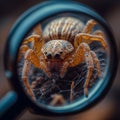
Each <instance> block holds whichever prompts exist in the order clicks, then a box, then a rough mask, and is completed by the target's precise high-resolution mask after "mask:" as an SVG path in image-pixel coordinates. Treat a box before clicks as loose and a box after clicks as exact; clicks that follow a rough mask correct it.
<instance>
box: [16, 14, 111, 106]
mask: <svg viewBox="0 0 120 120" xmlns="http://www.w3.org/2000/svg"><path fill="white" fill-rule="evenodd" d="M108 41H109V39H108V35H107V32H106V31H105V29H104V27H103V26H102V25H101V24H100V23H99V22H98V21H96V20H95V19H94V18H92V17H90V16H87V15H83V14H82V13H81V14H80V13H79V14H75V13H74V14H73V13H64V14H59V15H55V16H53V17H51V18H48V19H46V20H44V21H42V22H40V23H38V24H37V25H36V26H34V27H33V29H32V30H30V32H29V33H28V34H27V36H25V38H24V39H23V41H22V43H21V46H20V48H19V52H18V67H17V69H18V75H19V80H20V81H21V84H22V86H23V89H24V90H25V92H26V94H27V95H28V96H29V97H30V98H31V99H32V100H33V101H34V102H35V103H36V104H38V105H39V104H44V105H48V106H55V107H56V106H57V107H58V106H65V105H70V104H75V103H76V102H79V103H82V102H84V101H86V102H87V101H89V100H91V99H92V98H93V97H92V96H93V95H95V96H97V95H98V94H101V92H100V89H101V86H104V83H105V77H106V76H107V72H108V69H109V64H110V63H109V58H110V49H109V48H110V46H109V42H108Z"/></svg>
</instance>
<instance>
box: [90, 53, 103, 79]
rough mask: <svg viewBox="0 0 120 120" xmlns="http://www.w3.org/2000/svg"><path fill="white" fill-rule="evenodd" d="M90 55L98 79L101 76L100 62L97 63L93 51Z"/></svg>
mask: <svg viewBox="0 0 120 120" xmlns="http://www.w3.org/2000/svg"><path fill="white" fill-rule="evenodd" d="M90 53H91V56H92V58H93V61H94V64H95V65H96V68H97V71H98V76H99V77H100V76H101V74H102V73H101V68H100V62H99V60H98V58H97V55H96V54H95V52H94V51H90Z"/></svg>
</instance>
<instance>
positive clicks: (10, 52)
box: [4, 1, 118, 115]
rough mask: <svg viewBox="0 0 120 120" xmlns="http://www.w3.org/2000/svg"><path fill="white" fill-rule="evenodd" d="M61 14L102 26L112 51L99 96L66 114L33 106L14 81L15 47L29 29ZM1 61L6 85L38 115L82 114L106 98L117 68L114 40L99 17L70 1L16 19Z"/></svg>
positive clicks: (43, 6)
mask: <svg viewBox="0 0 120 120" xmlns="http://www.w3.org/2000/svg"><path fill="white" fill-rule="evenodd" d="M38 11H40V12H41V13H40V14H39V16H37V14H38ZM65 12H69V13H70V12H73V13H83V14H85V15H87V16H90V17H91V18H94V19H95V20H97V21H98V22H99V23H100V24H101V25H102V26H104V28H105V30H106V32H107V33H108V37H109V38H110V39H111V41H109V42H110V45H111V46H110V48H111V47H112V50H110V53H111V59H110V62H111V63H114V65H110V66H109V67H110V68H111V69H110V71H109V72H110V73H111V75H110V76H109V80H108V83H107V85H106V86H104V88H102V91H103V94H100V95H99V96H97V97H96V98H95V99H94V100H92V101H91V102H90V103H89V104H86V105H84V106H82V107H81V108H80V106H78V107H73V108H72V109H70V110H68V109H66V110H56V109H54V110H52V109H46V108H44V106H42V105H41V106H40V107H39V106H38V105H37V104H35V103H33V101H32V100H31V99H30V98H29V97H28V96H27V95H26V93H25V91H24V90H23V87H22V85H21V82H20V81H19V79H18V75H17V66H16V64H17V63H16V62H17V59H16V58H17V53H18V50H19V47H20V45H21V41H22V40H23V39H24V37H25V35H26V34H27V33H28V32H29V30H30V29H32V28H33V26H35V25H36V24H38V23H39V22H41V21H43V20H45V19H47V18H49V17H50V16H54V15H57V14H61V13H65ZM33 20H34V21H33ZM23 24H24V25H23ZM21 26H22V27H21ZM23 26H24V27H23ZM17 35H19V36H20V35H21V37H20V38H18V41H16V40H15V38H17ZM13 45H14V46H13ZM4 61H5V62H4V63H5V70H6V75H7V77H8V78H9V79H10V82H11V83H12V85H13V87H14V89H15V90H16V91H17V93H18V94H19V95H20V96H21V97H22V99H23V101H25V104H26V105H27V106H28V107H30V108H32V109H33V111H34V112H35V113H38V114H42V115H68V114H74V113H76V112H80V111H83V110H86V109H88V108H90V107H91V106H93V105H94V104H96V103H97V102H98V101H100V100H101V99H102V98H103V97H104V96H105V95H106V94H107V92H108V90H109V88H110V87H111V85H112V83H113V80H114V79H113V78H114V76H115V74H116V70H117V64H118V58H117V50H116V44H115V41H114V37H113V35H112V33H111V31H110V28H109V27H108V25H107V23H106V22H105V20H104V19H103V18H102V17H101V16H99V15H98V14H97V13H96V12H94V11H93V10H92V9H90V8H89V7H87V6H85V5H83V4H80V3H77V2H71V1H60V2H57V1H47V2H45V3H42V4H40V5H37V6H35V7H33V8H31V9H30V10H28V11H27V12H25V13H24V14H23V15H22V16H21V17H20V19H19V20H18V21H17V22H16V24H15V25H14V27H13V28H12V30H11V32H10V34H9V36H8V39H7V44H6V49H5V54H4ZM7 63H8V64H7Z"/></svg>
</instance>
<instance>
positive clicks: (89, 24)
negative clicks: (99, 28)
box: [82, 19, 97, 34]
mask: <svg viewBox="0 0 120 120" xmlns="http://www.w3.org/2000/svg"><path fill="white" fill-rule="evenodd" d="M96 24H97V22H96V21H95V20H93V19H91V20H89V21H88V22H87V24H86V25H85V27H84V29H83V31H82V33H88V34H90V33H91V32H92V29H93V27H94V26H95V25H96Z"/></svg>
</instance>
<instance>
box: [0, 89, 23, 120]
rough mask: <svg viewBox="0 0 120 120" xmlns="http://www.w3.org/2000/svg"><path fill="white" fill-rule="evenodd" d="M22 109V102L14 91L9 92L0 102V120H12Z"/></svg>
mask: <svg viewBox="0 0 120 120" xmlns="http://www.w3.org/2000/svg"><path fill="white" fill-rule="evenodd" d="M24 109H25V105H23V103H22V100H21V99H19V98H18V95H17V94H16V93H15V92H14V91H10V92H8V93H7V94H6V95H5V96H4V97H3V98H2V99H1V100H0V120H14V119H15V118H16V117H17V116H18V115H20V114H21V113H22V112H23V110H24Z"/></svg>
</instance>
